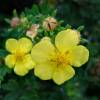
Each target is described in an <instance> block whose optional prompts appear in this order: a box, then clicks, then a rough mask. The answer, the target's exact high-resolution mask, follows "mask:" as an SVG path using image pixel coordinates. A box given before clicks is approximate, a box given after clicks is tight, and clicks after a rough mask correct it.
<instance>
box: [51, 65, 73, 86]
mask: <svg viewBox="0 0 100 100" xmlns="http://www.w3.org/2000/svg"><path fill="white" fill-rule="evenodd" d="M74 75H75V71H74V69H73V68H72V67H71V66H69V65H68V66H66V67H64V66H63V67H61V66H59V67H57V68H56V70H55V72H54V74H53V81H54V82H55V83H56V84H58V85H61V84H62V83H64V82H65V81H67V80H69V79H71V78H72V77H73V76H74Z"/></svg>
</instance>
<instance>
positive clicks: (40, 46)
mask: <svg viewBox="0 0 100 100" xmlns="http://www.w3.org/2000/svg"><path fill="white" fill-rule="evenodd" d="M52 53H54V46H53V45H52V43H51V41H50V39H49V38H47V37H45V38H43V39H42V40H41V41H40V42H39V43H37V44H36V45H35V46H33V48H32V52H31V54H32V58H33V60H34V61H35V62H37V63H40V62H45V61H47V60H49V58H50V56H51V55H52Z"/></svg>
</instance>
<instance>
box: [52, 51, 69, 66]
mask: <svg viewBox="0 0 100 100" xmlns="http://www.w3.org/2000/svg"><path fill="white" fill-rule="evenodd" d="M51 62H53V63H55V64H56V65H57V66H66V65H68V64H70V57H69V54H68V53H64V54H62V53H56V54H55V56H54V57H52V59H51Z"/></svg>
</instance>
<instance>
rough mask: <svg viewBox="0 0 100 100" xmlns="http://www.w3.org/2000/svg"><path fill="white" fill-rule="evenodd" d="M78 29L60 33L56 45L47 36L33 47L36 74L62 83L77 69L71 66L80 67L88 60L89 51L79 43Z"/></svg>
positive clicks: (43, 78) (41, 77)
mask: <svg viewBox="0 0 100 100" xmlns="http://www.w3.org/2000/svg"><path fill="white" fill-rule="evenodd" d="M79 40H80V38H79V35H78V34H77V31H75V30H72V29H67V30H64V31H61V32H59V33H58V35H57V36H56V38H55V45H53V44H52V43H51V41H50V38H48V37H45V38H43V39H42V40H41V41H40V42H39V43H37V44H36V45H35V46H34V47H33V48H32V52H31V54H32V58H33V60H34V61H35V62H36V67H35V69H34V72H35V75H36V76H38V77H39V78H40V79H42V80H49V79H53V81H54V82H55V83H56V84H58V85H60V84H62V83H64V82H65V81H67V80H69V79H71V78H72V77H73V76H74V75H75V71H74V69H73V68H72V67H71V66H74V67H80V66H82V65H83V64H85V63H86V62H87V61H88V58H89V51H88V49H87V48H86V47H84V46H82V45H78V44H79Z"/></svg>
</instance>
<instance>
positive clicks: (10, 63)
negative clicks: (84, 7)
mask: <svg viewBox="0 0 100 100" xmlns="http://www.w3.org/2000/svg"><path fill="white" fill-rule="evenodd" d="M15 63H16V58H15V56H14V55H8V56H7V57H6V58H5V64H6V65H7V66H8V67H9V68H13V67H14V65H15Z"/></svg>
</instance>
